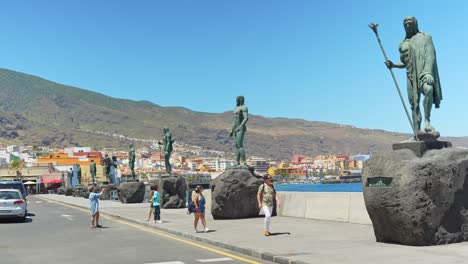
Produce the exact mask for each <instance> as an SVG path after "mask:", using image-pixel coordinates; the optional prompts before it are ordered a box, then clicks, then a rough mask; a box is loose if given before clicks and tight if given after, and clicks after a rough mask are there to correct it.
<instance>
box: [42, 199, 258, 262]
mask: <svg viewBox="0 0 468 264" xmlns="http://www.w3.org/2000/svg"><path fill="white" fill-rule="evenodd" d="M36 198H40V199H44V200H46V201H50V202H52V203H56V204H59V205H62V206H65V207H69V208H73V209H78V210H80V211H83V212H88V210H85V209H83V208H80V207H77V206H72V205H68V204H64V203H62V202H58V201H54V200H50V199H48V198H44V197H36ZM101 217H104V218H106V219H108V220H111V221H114V222H117V223H120V224H124V225H127V226H131V227H133V228H136V229H140V230H142V231H144V232H147V233H152V234H155V235H158V236H162V237H166V238H169V239H172V240H176V241H179V242H182V243H185V244H188V245H191V246H194V247H198V248H201V249H204V250H207V251H211V252H214V253H217V254H220V255H223V256H226V257H230V258H233V259H236V260H239V261H242V262H245V263H251V264H261V262H257V261H253V260H250V259H247V258H243V257H241V256H237V255H234V254H231V253H228V252H225V251H222V250H219V249H215V248H212V247H209V246H205V245H202V244H199V243H195V242H193V241H190V240H186V239H183V238H180V237H176V236H173V235H170V234H168V233H165V232H163V231H156V230H154V229H152V228H149V227H144V226H141V225H137V224H132V223H129V222H127V221H123V220H118V219H115V218H114V217H111V216H107V215H101Z"/></svg>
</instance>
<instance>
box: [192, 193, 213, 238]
mask: <svg viewBox="0 0 468 264" xmlns="http://www.w3.org/2000/svg"><path fill="white" fill-rule="evenodd" d="M192 201H193V203H194V205H195V213H194V214H193V215H194V216H195V219H194V221H193V227H194V228H195V233H198V230H197V225H198V220H200V219H201V222H202V225H203V230H204V232H209V231H210V229H209V228H208V227H206V219H205V203H206V200H205V196H203V187H201V186H200V185H198V186H197V187H195V193H194V194H193V196H192Z"/></svg>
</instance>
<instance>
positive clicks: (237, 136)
mask: <svg viewBox="0 0 468 264" xmlns="http://www.w3.org/2000/svg"><path fill="white" fill-rule="evenodd" d="M244 101H245V99H244V96H237V98H236V108H235V109H234V112H233V113H232V129H231V133H229V136H230V137H234V142H235V143H236V149H237V150H236V160H237V165H241V164H242V165H247V162H246V159H245V150H244V135H245V132H246V131H247V126H246V123H247V121H248V120H249V110H248V108H247V106H246V105H244Z"/></svg>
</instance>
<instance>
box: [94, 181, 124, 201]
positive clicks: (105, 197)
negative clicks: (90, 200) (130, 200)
mask: <svg viewBox="0 0 468 264" xmlns="http://www.w3.org/2000/svg"><path fill="white" fill-rule="evenodd" d="M102 188H106V190H105V191H104V192H103V193H102V195H101V200H110V192H111V191H117V190H118V189H119V186H117V185H113V184H108V185H101V186H99V190H102ZM88 197H89V195H88Z"/></svg>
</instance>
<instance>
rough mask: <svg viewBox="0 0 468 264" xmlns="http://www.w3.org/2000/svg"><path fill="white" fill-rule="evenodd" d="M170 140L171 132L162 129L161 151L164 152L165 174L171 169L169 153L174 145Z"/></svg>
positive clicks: (166, 128)
mask: <svg viewBox="0 0 468 264" xmlns="http://www.w3.org/2000/svg"><path fill="white" fill-rule="evenodd" d="M174 141H175V140H174V139H173V138H172V133H171V130H170V129H169V128H168V127H164V128H163V141H162V145H163V150H164V166H165V167H166V173H169V174H170V173H171V171H172V167H171V163H170V159H171V153H172V150H173V147H172V144H173V143H174Z"/></svg>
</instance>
